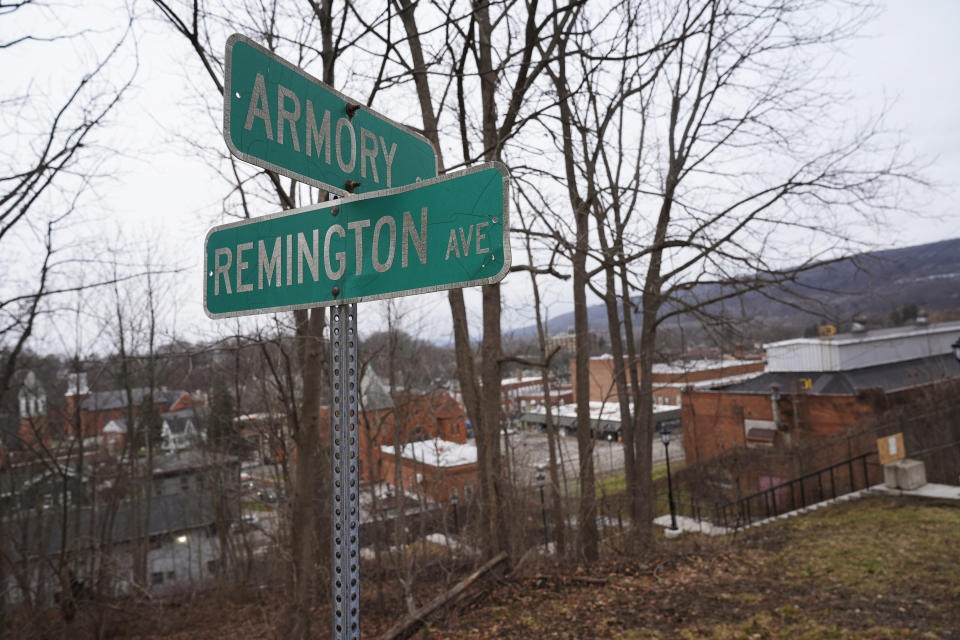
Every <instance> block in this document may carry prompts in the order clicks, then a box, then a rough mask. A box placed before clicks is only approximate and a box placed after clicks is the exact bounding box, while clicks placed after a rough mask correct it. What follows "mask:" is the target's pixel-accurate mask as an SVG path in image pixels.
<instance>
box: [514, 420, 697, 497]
mask: <svg viewBox="0 0 960 640" xmlns="http://www.w3.org/2000/svg"><path fill="white" fill-rule="evenodd" d="M560 431H561V433H564V430H562V429H561V430H560ZM504 441H505V443H507V447H506V449H505V452H506V453H505V455H509V463H510V466H511V468H513V469H515V470H516V475H517V481H518V482H519V483H520V484H533V483H534V482H535V477H536V470H537V467H538V466H540V465H543V466H546V465H547V463H548V462H549V460H550V455H549V450H548V447H547V435H546V434H545V433H540V432H538V431H517V432H516V433H513V434H510V435H508V436H505V437H504ZM557 443H558V445H559V446H558V451H557V455H558V458H559V459H560V460H561V461H562V463H563V464H564V466H565V468H566V473H567V476H568V478H573V477H575V476H576V475H577V473H576V471H577V469H579V465H580V455H579V453H578V452H577V439H576V438H575V437H573V436H563V435H561V436H559V437H558V438H557ZM593 444H594V447H593V465H594V470H595V472H596V474H597V475H598V476H602V475H607V474H611V473H615V472H618V471H620V470H622V469H623V445H622V444H621V443H619V442H612V441H607V440H596V441H594V443H593ZM683 457H684V453H683V441H682V438H681V437H680V433H679V432H674V433H673V438H672V439H671V441H670V461H671V463H673V462H677V461H680V460H683ZM665 459H666V454H665V450H664V446H663V444H662V443H661V442H660V439H659V438H657V439H656V440H655V442H654V444H653V461H654V463H657V462H661V461H663V460H665Z"/></svg>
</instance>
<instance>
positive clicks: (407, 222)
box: [204, 162, 510, 318]
mask: <svg viewBox="0 0 960 640" xmlns="http://www.w3.org/2000/svg"><path fill="white" fill-rule="evenodd" d="M508 189H509V180H508V174H507V169H506V167H504V166H503V165H502V164H500V163H497V162H490V163H486V164H482V165H477V166H476V167H472V168H470V169H467V170H465V171H459V172H456V173H449V174H446V175H443V176H440V177H438V178H433V179H430V180H425V181H423V182H420V183H417V184H411V185H407V186H404V187H398V188H396V189H391V190H388V191H378V192H376V193H371V194H368V195H358V196H351V197H347V198H343V199H340V200H333V201H330V202H325V203H323V204H319V205H314V206H310V207H303V208H301V209H293V210H289V211H283V212H280V213H275V214H273V215H268V216H264V217H261V218H256V219H253V220H249V221H243V222H235V223H232V224H226V225H222V226H219V227H215V228H213V229H212V230H210V232H209V233H208V234H207V238H206V242H205V245H204V261H205V267H206V268H205V273H204V275H205V282H204V310H205V311H206V312H207V315H209V316H210V317H212V318H225V317H230V316H240V315H250V314H255V313H267V312H272V311H286V310H291V309H306V308H310V307H322V306H327V305H333V304H346V303H350V302H362V301H366V300H377V299H382V298H393V297H398V296H405V295H413V294H417V293H427V292H430V291H439V290H442V289H453V288H458V287H470V286H475V285H482V284H492V283H494V282H498V281H500V280H501V279H503V277H504V276H505V275H506V274H507V272H508V271H509V270H510V242H509V235H508V234H509V223H508V219H507V218H508V206H507V202H508V201H507V198H508V196H509V193H508Z"/></svg>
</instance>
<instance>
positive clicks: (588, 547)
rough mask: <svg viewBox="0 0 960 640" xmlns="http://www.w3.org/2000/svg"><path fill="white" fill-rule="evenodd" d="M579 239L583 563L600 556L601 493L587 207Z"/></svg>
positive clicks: (576, 301) (576, 314) (581, 212)
mask: <svg viewBox="0 0 960 640" xmlns="http://www.w3.org/2000/svg"><path fill="white" fill-rule="evenodd" d="M574 216H575V218H576V223H577V242H576V249H575V251H574V254H573V325H574V331H575V333H576V338H575V340H576V351H577V353H576V359H575V366H576V372H577V387H576V389H574V398H575V400H576V402H577V451H578V452H579V454H580V507H579V511H578V523H577V527H578V531H579V534H578V537H577V542H578V544H577V551H578V553H579V555H580V560H581V561H582V562H588V563H590V562H595V561H596V560H597V559H598V558H599V557H600V550H599V532H598V531H597V494H596V480H595V478H594V469H593V445H594V439H593V435H592V434H591V428H590V426H591V425H590V344H589V341H588V336H589V334H588V332H589V330H590V326H589V320H588V318H587V249H588V244H587V243H588V240H589V239H588V233H589V217H588V214H587V211H586V206H580V207H578V210H577V211H575V212H574Z"/></svg>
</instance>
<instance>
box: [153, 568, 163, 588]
mask: <svg viewBox="0 0 960 640" xmlns="http://www.w3.org/2000/svg"><path fill="white" fill-rule="evenodd" d="M150 584H152V585H158V584H163V571H154V572H153V573H151V574H150Z"/></svg>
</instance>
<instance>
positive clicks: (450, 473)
mask: <svg viewBox="0 0 960 640" xmlns="http://www.w3.org/2000/svg"><path fill="white" fill-rule="evenodd" d="M395 465H396V457H395V456H393V455H389V454H384V455H383V472H384V479H385V481H386V482H387V484H388V485H392V484H393V481H394V472H395V469H396V466H395ZM400 470H401V474H402V477H403V489H404V490H405V491H407V492H410V493H414V494H417V495H422V496H424V497H426V498H428V499H430V500H434V501H436V502H440V503H447V502H449V501H450V495H451V494H452V493H453V492H454V490H456V492H457V496H458V498H459V499H460V501H461V504H466V502H467V501H468V500H469V499H470V498H471V497H472V496H473V492H474V491H476V488H477V465H476V464H467V465H460V466H457V467H434V466H431V465H426V464H423V463H421V462H417V461H415V460H410V459H408V458H402V459H401V466H400Z"/></svg>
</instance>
